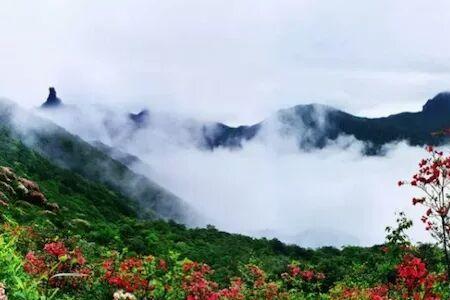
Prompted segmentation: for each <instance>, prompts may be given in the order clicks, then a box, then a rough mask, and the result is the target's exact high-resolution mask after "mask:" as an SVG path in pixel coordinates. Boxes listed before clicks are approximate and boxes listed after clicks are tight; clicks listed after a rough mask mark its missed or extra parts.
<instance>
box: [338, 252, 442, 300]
mask: <svg viewBox="0 0 450 300" xmlns="http://www.w3.org/2000/svg"><path fill="white" fill-rule="evenodd" d="M395 269H396V275H397V279H396V281H395V282H393V283H390V284H381V285H377V286H375V287H372V288H358V287H351V288H350V287H341V288H340V289H338V290H337V291H336V293H335V294H334V295H333V298H332V299H336V300H360V299H367V300H391V299H414V300H416V299H417V300H440V299H442V297H441V296H440V295H439V294H438V293H437V292H436V291H435V287H436V284H437V283H439V282H441V281H443V280H444V276H441V275H439V276H438V275H434V274H431V273H429V272H428V270H427V267H426V265H425V263H424V262H423V261H422V260H421V259H420V258H418V257H415V256H414V255H412V254H406V255H405V256H404V257H403V259H402V261H401V263H400V264H398V265H397V266H396V268H395Z"/></svg>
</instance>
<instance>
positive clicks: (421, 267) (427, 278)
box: [396, 254, 444, 300]
mask: <svg viewBox="0 0 450 300" xmlns="http://www.w3.org/2000/svg"><path fill="white" fill-rule="evenodd" d="M397 277H398V281H397V286H396V288H397V290H398V291H399V292H401V293H402V295H403V297H404V298H408V299H425V300H435V299H440V297H439V296H438V295H437V294H436V293H434V292H433V288H434V286H435V284H436V282H438V281H440V280H443V279H444V277H443V276H436V275H434V274H430V273H429V272H428V270H427V267H426V265H425V263H424V262H423V261H422V260H421V259H420V258H418V257H415V256H413V255H411V254H407V255H405V257H404V258H403V261H402V263H401V264H399V265H398V266H397Z"/></svg>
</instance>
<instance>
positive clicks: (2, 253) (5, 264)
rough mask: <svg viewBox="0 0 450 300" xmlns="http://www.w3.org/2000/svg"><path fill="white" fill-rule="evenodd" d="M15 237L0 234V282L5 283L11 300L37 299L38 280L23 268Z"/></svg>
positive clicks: (38, 296) (38, 297) (39, 297)
mask: <svg viewBox="0 0 450 300" xmlns="http://www.w3.org/2000/svg"><path fill="white" fill-rule="evenodd" d="M16 243H17V239H16V237H13V236H10V235H8V234H5V233H3V234H0V282H2V283H3V284H5V285H6V287H7V293H8V297H9V299H11V300H15V299H18V300H35V299H36V300H38V299H41V296H40V295H39V293H38V290H37V287H38V281H36V280H35V279H33V278H31V277H30V276H29V275H28V274H27V273H25V271H24V269H23V256H22V255H21V253H20V252H18V251H17V248H16Z"/></svg>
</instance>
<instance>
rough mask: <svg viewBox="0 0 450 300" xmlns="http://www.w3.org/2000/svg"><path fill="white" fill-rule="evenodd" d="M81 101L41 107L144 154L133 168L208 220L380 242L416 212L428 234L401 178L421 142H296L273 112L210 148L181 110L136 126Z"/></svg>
mask: <svg viewBox="0 0 450 300" xmlns="http://www.w3.org/2000/svg"><path fill="white" fill-rule="evenodd" d="M83 109H86V108H82V109H81V110H78V111H77V113H76V115H77V117H75V118H74V117H70V115H72V116H73V113H74V110H71V109H63V110H56V111H49V112H47V113H44V115H46V116H47V117H50V118H52V119H54V120H56V122H57V123H59V124H61V125H63V126H64V127H66V128H69V129H70V130H71V131H72V132H74V133H77V134H79V135H81V136H82V137H84V138H85V139H88V140H101V141H102V142H104V143H106V144H108V145H111V146H114V147H116V148H118V149H120V150H122V151H125V152H128V153H131V154H134V155H137V156H138V157H139V158H140V159H141V160H142V161H143V162H144V163H145V164H141V163H137V164H135V165H133V166H132V167H133V168H134V170H136V171H138V172H139V173H142V174H145V175H147V176H148V177H149V178H151V179H152V180H154V181H156V182H157V183H159V184H161V185H162V186H164V187H165V188H167V189H168V190H170V191H171V192H173V193H175V194H176V195H178V196H179V197H180V198H182V199H183V200H185V201H186V202H187V203H189V204H190V205H191V206H192V207H193V208H194V209H196V210H198V211H199V212H200V213H201V214H203V216H205V217H206V220H203V221H202V222H204V224H206V223H211V224H213V225H215V226H216V227H218V228H219V229H222V230H227V231H231V232H239V233H245V234H250V235H253V236H266V237H277V238H279V239H281V240H283V241H287V242H293V243H298V244H301V245H306V246H321V245H344V244H358V245H372V244H374V243H380V242H382V241H383V239H384V236H385V232H384V228H385V226H387V225H390V224H392V223H393V220H394V219H395V216H394V213H395V212H398V211H406V212H408V214H409V215H410V216H411V217H412V218H413V219H414V220H415V221H416V226H415V228H414V230H413V232H412V236H413V237H414V239H415V240H416V241H426V240H427V238H426V237H427V235H426V232H425V231H424V229H423V228H422V224H421V223H420V221H419V219H420V214H421V213H422V211H421V210H420V209H418V208H416V207H412V205H411V200H410V199H411V197H412V196H413V191H412V190H411V189H408V188H402V189H400V188H398V187H397V185H396V183H397V181H398V180H399V179H408V177H409V176H410V175H411V174H412V173H413V172H414V171H415V167H416V162H417V161H419V159H420V158H421V157H422V156H423V155H425V154H426V153H425V152H424V151H423V149H421V148H420V147H410V146H408V145H406V144H405V143H399V144H392V145H387V146H386V148H387V154H386V155H385V156H369V157H368V156H363V155H362V154H361V149H362V147H363V144H362V143H361V142H359V141H356V140H355V139H354V138H352V137H349V136H343V137H340V138H339V139H338V140H337V141H334V142H330V144H329V145H328V147H326V148H324V149H321V150H313V151H306V152H305V151H299V149H298V143H299V140H298V137H295V138H294V137H292V136H289V135H287V136H280V135H279V134H278V133H279V132H278V129H279V124H277V121H276V118H269V119H268V121H266V123H268V124H266V125H265V128H264V130H262V131H261V134H260V135H259V136H258V137H257V138H255V139H254V140H252V141H251V142H247V143H245V144H244V146H243V148H242V149H240V150H229V149H223V148H219V149H216V150H214V151H206V150H201V149H199V148H198V147H196V140H195V138H194V139H192V136H190V135H188V133H189V132H190V130H188V129H187V128H186V127H185V126H186V124H191V123H190V122H189V121H185V120H183V119H182V118H181V117H176V116H174V115H171V114H169V115H161V116H160V117H155V115H152V117H153V119H152V122H153V123H151V125H152V126H150V127H149V128H143V129H139V130H137V131H133V132H134V133H133V134H129V132H132V131H130V130H132V128H131V127H130V128H128V129H127V128H126V126H125V125H124V124H125V123H122V125H120V122H124V120H121V119H120V118H117V116H119V115H120V114H119V113H117V112H116V113H115V115H113V114H112V112H111V111H110V110H108V111H104V110H102V109H98V110H97V109H94V108H93V107H91V108H89V111H90V113H91V115H90V114H89V113H88V112H86V113H83ZM157 115H158V114H156V116H157ZM92 116H95V118H91V117H92ZM113 116H115V117H116V118H115V121H116V122H118V123H117V124H116V125H115V126H117V128H120V129H121V130H123V131H122V134H121V133H120V132H121V131H120V130H118V131H115V134H117V136H118V139H116V140H114V139H113V140H112V139H111V138H110V135H109V134H108V133H107V129H106V127H104V126H103V125H104V124H108V122H105V120H109V118H111V117H113ZM320 116H321V114H316V117H320ZM71 120H76V121H75V122H73V121H71ZM186 122H187V123H186ZM78 124H88V125H82V126H81V127H80V126H79V125H78ZM109 124H111V123H109ZM86 126H90V127H92V128H95V129H96V130H94V131H87V130H86V128H85V127H86ZM129 126H130V124H129ZM313 134H314V133H313V132H311V133H310V134H309V135H313ZM301 138H308V139H309V138H311V136H303V137H301Z"/></svg>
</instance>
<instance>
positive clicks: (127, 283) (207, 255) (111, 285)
mask: <svg viewBox="0 0 450 300" xmlns="http://www.w3.org/2000/svg"><path fill="white" fill-rule="evenodd" d="M0 165H1V166H5V167H10V168H11V169H2V170H3V171H2V172H3V173H2V174H3V175H4V176H3V177H0V178H2V179H0V182H3V183H7V185H10V186H11V187H13V190H14V191H11V190H10V189H8V188H6V187H5V185H4V184H1V185H0V187H1V191H2V193H3V194H2V195H3V196H4V198H3V200H2V202H0V213H1V223H2V225H1V229H0V282H1V283H2V284H3V285H4V286H5V287H6V293H7V295H8V297H9V298H10V299H42V298H44V299H45V298H47V299H112V297H113V294H114V293H115V296H114V297H116V299H132V297H134V296H137V297H141V298H143V297H147V299H185V298H187V299H388V298H386V297H387V296H386V295H387V293H388V291H391V292H390V293H391V294H390V297H393V296H392V295H397V296H398V295H400V296H399V297H401V295H403V294H404V295H408V296H407V297H409V295H413V294H414V293H420V295H422V296H423V297H422V298H420V299H439V298H437V296H436V297H435V298H430V297H434V296H435V295H437V293H440V295H441V299H447V298H445V297H446V296H448V291H446V290H445V289H444V287H445V286H446V285H438V283H439V282H441V281H442V280H443V277H442V275H440V274H442V272H443V270H445V266H444V264H443V263H442V261H443V260H442V255H443V254H442V253H441V251H440V250H439V248H437V247H436V246H433V245H421V246H418V247H413V246H411V245H409V243H408V240H407V237H406V236H405V235H404V230H405V229H407V228H408V222H407V221H405V219H404V217H400V218H399V227H398V228H394V229H391V230H390V231H389V232H390V234H389V236H388V242H387V244H386V245H379V246H374V247H371V248H361V247H344V248H343V249H336V248H332V247H324V248H320V249H315V250H312V249H305V248H301V247H299V246H295V245H285V244H283V243H281V242H280V241H278V240H276V239H274V240H267V239H253V238H250V237H246V236H242V235H237V234H229V233H225V232H221V231H218V230H216V229H215V228H214V227H212V226H209V227H208V228H203V229H196V228H186V227H185V226H183V225H180V224H176V223H175V222H166V221H163V220H144V219H139V218H138V217H137V207H138V206H137V204H136V203H135V202H134V201H133V200H132V199H129V198H127V197H125V196H124V195H121V194H120V193H118V192H117V191H116V190H114V189H112V188H111V187H107V186H104V185H102V184H100V183H98V182H94V181H90V180H87V179H86V178H84V177H81V176H80V175H78V174H76V173H74V172H72V171H70V170H66V169H62V168H60V167H57V166H55V165H53V164H52V163H50V162H49V161H48V160H47V159H45V158H43V157H42V156H41V155H39V154H38V153H36V152H34V151H32V150H30V149H29V148H27V147H26V146H24V145H23V144H22V143H21V142H20V141H18V140H17V139H15V138H14V137H13V136H12V135H11V132H10V131H9V130H8V129H6V128H3V129H2V130H1V131H0ZM7 170H9V171H10V172H12V173H13V175H5V174H9V173H8V172H9V171H7ZM5 172H6V173H5ZM5 176H6V177H5ZM8 176H13V177H8ZM8 178H13V179H8ZM2 180H3V181H2ZM29 180H32V181H29ZM34 182H36V183H37V184H38V186H37V185H34ZM19 183H23V184H24V185H27V186H28V187H29V190H30V191H31V190H33V191H31V192H30V191H29V193H28V194H24V193H23V192H21V188H19V187H20V184H19ZM32 192H33V193H34V194H33V197H31V198H29V197H28V196H29V195H30V193H32ZM41 192H42V194H43V196H44V197H45V201H44V200H42V199H43V198H42V197H40V196H38V195H37V194H39V193H41ZM27 195H28V196H27ZM36 199H38V200H39V199H40V200H39V201H40V202H39V201H37V202H36V201H35V200H36ZM52 203H56V204H57V206H55V205H51V204H52ZM52 208H54V209H52ZM405 224H406V225H405ZM424 262H426V265H425V263H424ZM212 270H214V272H213V271H212ZM411 270H419V271H420V272H416V271H414V272H413V273H411ZM435 274H436V275H435ZM388 284H391V285H388ZM435 286H437V287H435ZM443 289H444V290H443ZM126 291H129V292H133V294H134V296H131V295H130V294H129V295H127V294H126ZM1 293H2V289H1V288H0V297H2V296H1ZM435 293H436V294H435ZM446 293H447V294H446ZM375 296H377V297H378V296H379V297H380V298H374V297H375ZM397 296H396V297H397ZM127 297H128V298H127ZM382 297H384V298H382ZM411 297H412V296H411ZM426 297H428V298H426Z"/></svg>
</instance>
